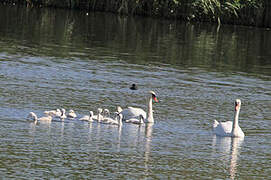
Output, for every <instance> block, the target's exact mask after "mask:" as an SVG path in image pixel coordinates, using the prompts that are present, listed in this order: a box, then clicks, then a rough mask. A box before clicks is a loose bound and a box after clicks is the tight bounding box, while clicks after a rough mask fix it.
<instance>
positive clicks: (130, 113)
mask: <svg viewBox="0 0 271 180" xmlns="http://www.w3.org/2000/svg"><path fill="white" fill-rule="evenodd" d="M152 100H154V101H155V102H158V99H157V97H156V94H155V92H153V91H149V96H148V104H147V106H148V109H147V113H146V112H145V111H144V110H143V109H141V108H134V107H128V108H126V109H123V110H122V111H121V112H120V114H122V115H123V120H127V119H131V118H135V117H139V115H142V116H143V119H144V121H145V123H153V122H154V119H153V110H152Z"/></svg>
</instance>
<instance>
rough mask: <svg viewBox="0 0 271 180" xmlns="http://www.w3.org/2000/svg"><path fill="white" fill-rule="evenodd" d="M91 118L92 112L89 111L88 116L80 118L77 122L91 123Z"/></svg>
mask: <svg viewBox="0 0 271 180" xmlns="http://www.w3.org/2000/svg"><path fill="white" fill-rule="evenodd" d="M92 118H93V111H89V116H87V115H85V116H83V117H81V118H80V119H79V120H81V121H89V122H92V121H93V119H92Z"/></svg>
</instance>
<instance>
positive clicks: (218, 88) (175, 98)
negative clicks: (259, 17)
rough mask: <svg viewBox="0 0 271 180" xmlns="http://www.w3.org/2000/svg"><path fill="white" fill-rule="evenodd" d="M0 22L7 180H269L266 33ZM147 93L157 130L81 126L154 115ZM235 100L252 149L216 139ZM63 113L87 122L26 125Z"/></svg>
mask: <svg viewBox="0 0 271 180" xmlns="http://www.w3.org/2000/svg"><path fill="white" fill-rule="evenodd" d="M18 13H19V14H21V16H17V15H18ZM1 14H2V15H1ZM4 14H5V15H4ZM54 17H61V18H59V19H58V18H56V19H54ZM32 18H33V19H35V20H36V21H35V22H33V21H30V19H32ZM22 19H24V20H25V21H24V22H25V23H19V22H21V20H22ZM0 20H1V22H3V23H1V25H0V83H1V87H0V92H1V93H0V94H1V95H0V137H1V145H0V175H1V177H4V178H16V179H17V178H21V177H24V178H26V179H31V178H33V177H35V178H42V179H43V178H44V177H49V178H68V179H69V178H72V179H73V178H76V179H78V178H79V179H83V178H86V179H89V178H91V179H92V178H96V179H108V178H113V179H117V178H124V179H168V178H170V179H174V178H176V179H207V178H211V179H246V178H256V179H257V178H263V179H268V178H269V177H270V172H269V169H270V168H271V167H270V160H271V159H270V151H269V150H270V148H271V141H270V138H271V133H270V122H271V121H270V120H271V119H270V117H271V113H270V108H271V98H270V97H271V91H270V89H271V81H270V75H271V73H270V72H271V71H270V69H271V64H270V61H269V59H270V57H271V54H270V51H269V49H270V42H271V41H270V40H271V39H270V37H271V34H270V32H269V31H264V30H261V29H256V30H255V29H250V28H245V27H235V28H234V29H233V28H232V27H228V26H224V27H221V29H220V31H219V32H217V31H216V27H214V26H211V25H206V24H198V25H193V24H191V25H186V24H181V23H177V22H169V21H159V20H154V19H142V18H135V19H132V18H130V17H124V18H123V17H117V16H113V15H107V14H99V13H96V14H90V16H87V17H85V16H84V15H82V13H80V12H79V11H66V10H61V9H60V10H52V9H51V10H49V9H40V10H36V9H33V10H32V11H28V10H26V9H24V8H20V9H16V8H11V7H3V6H0ZM60 24H61V25H60ZM169 27H170V28H169ZM263 37H264V38H263ZM268 39H269V41H268ZM132 83H135V84H137V85H138V90H136V91H132V90H130V89H129V87H130V86H131V84H132ZM149 90H153V91H155V92H156V94H157V96H158V99H159V103H154V104H153V108H154V119H155V123H154V124H153V125H151V124H149V125H143V126H138V125H134V124H128V123H124V125H123V127H121V128H119V127H118V126H113V125H108V124H99V123H96V122H93V123H88V122H83V121H79V120H78V119H79V118H80V117H82V116H83V115H87V114H88V113H89V110H92V111H94V113H95V114H97V109H98V108H107V109H109V110H110V112H114V111H116V107H117V106H121V107H123V108H124V107H127V106H136V107H142V108H143V109H145V110H146V108H147V106H146V95H147V94H146V93H147V92H148V91H149ZM236 98H240V99H241V100H242V107H241V112H240V120H239V125H240V127H241V128H242V130H243V131H244V133H245V135H246V137H245V138H244V139H238V138H222V137H217V136H213V134H212V123H213V120H214V119H216V120H218V121H226V120H232V119H233V115H234V101H235V99H236ZM56 108H65V109H66V110H69V109H73V110H75V112H76V113H77V115H78V118H76V119H73V120H68V119H67V120H65V121H61V120H59V119H57V118H55V119H53V121H52V122H51V123H44V122H43V123H42V122H38V123H36V124H35V123H33V122H28V121H26V116H27V115H28V113H29V112H30V111H33V112H35V113H36V114H37V115H38V117H41V116H43V111H45V110H51V109H56Z"/></svg>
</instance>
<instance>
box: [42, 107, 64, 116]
mask: <svg viewBox="0 0 271 180" xmlns="http://www.w3.org/2000/svg"><path fill="white" fill-rule="evenodd" d="M43 113H44V114H45V115H50V116H57V117H59V116H61V111H60V109H56V110H51V111H44V112H43Z"/></svg>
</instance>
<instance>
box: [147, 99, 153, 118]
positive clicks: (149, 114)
mask: <svg viewBox="0 0 271 180" xmlns="http://www.w3.org/2000/svg"><path fill="white" fill-rule="evenodd" d="M147 122H148V123H152V122H154V120H153V111H152V96H150V98H149V99H148V109H147Z"/></svg>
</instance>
